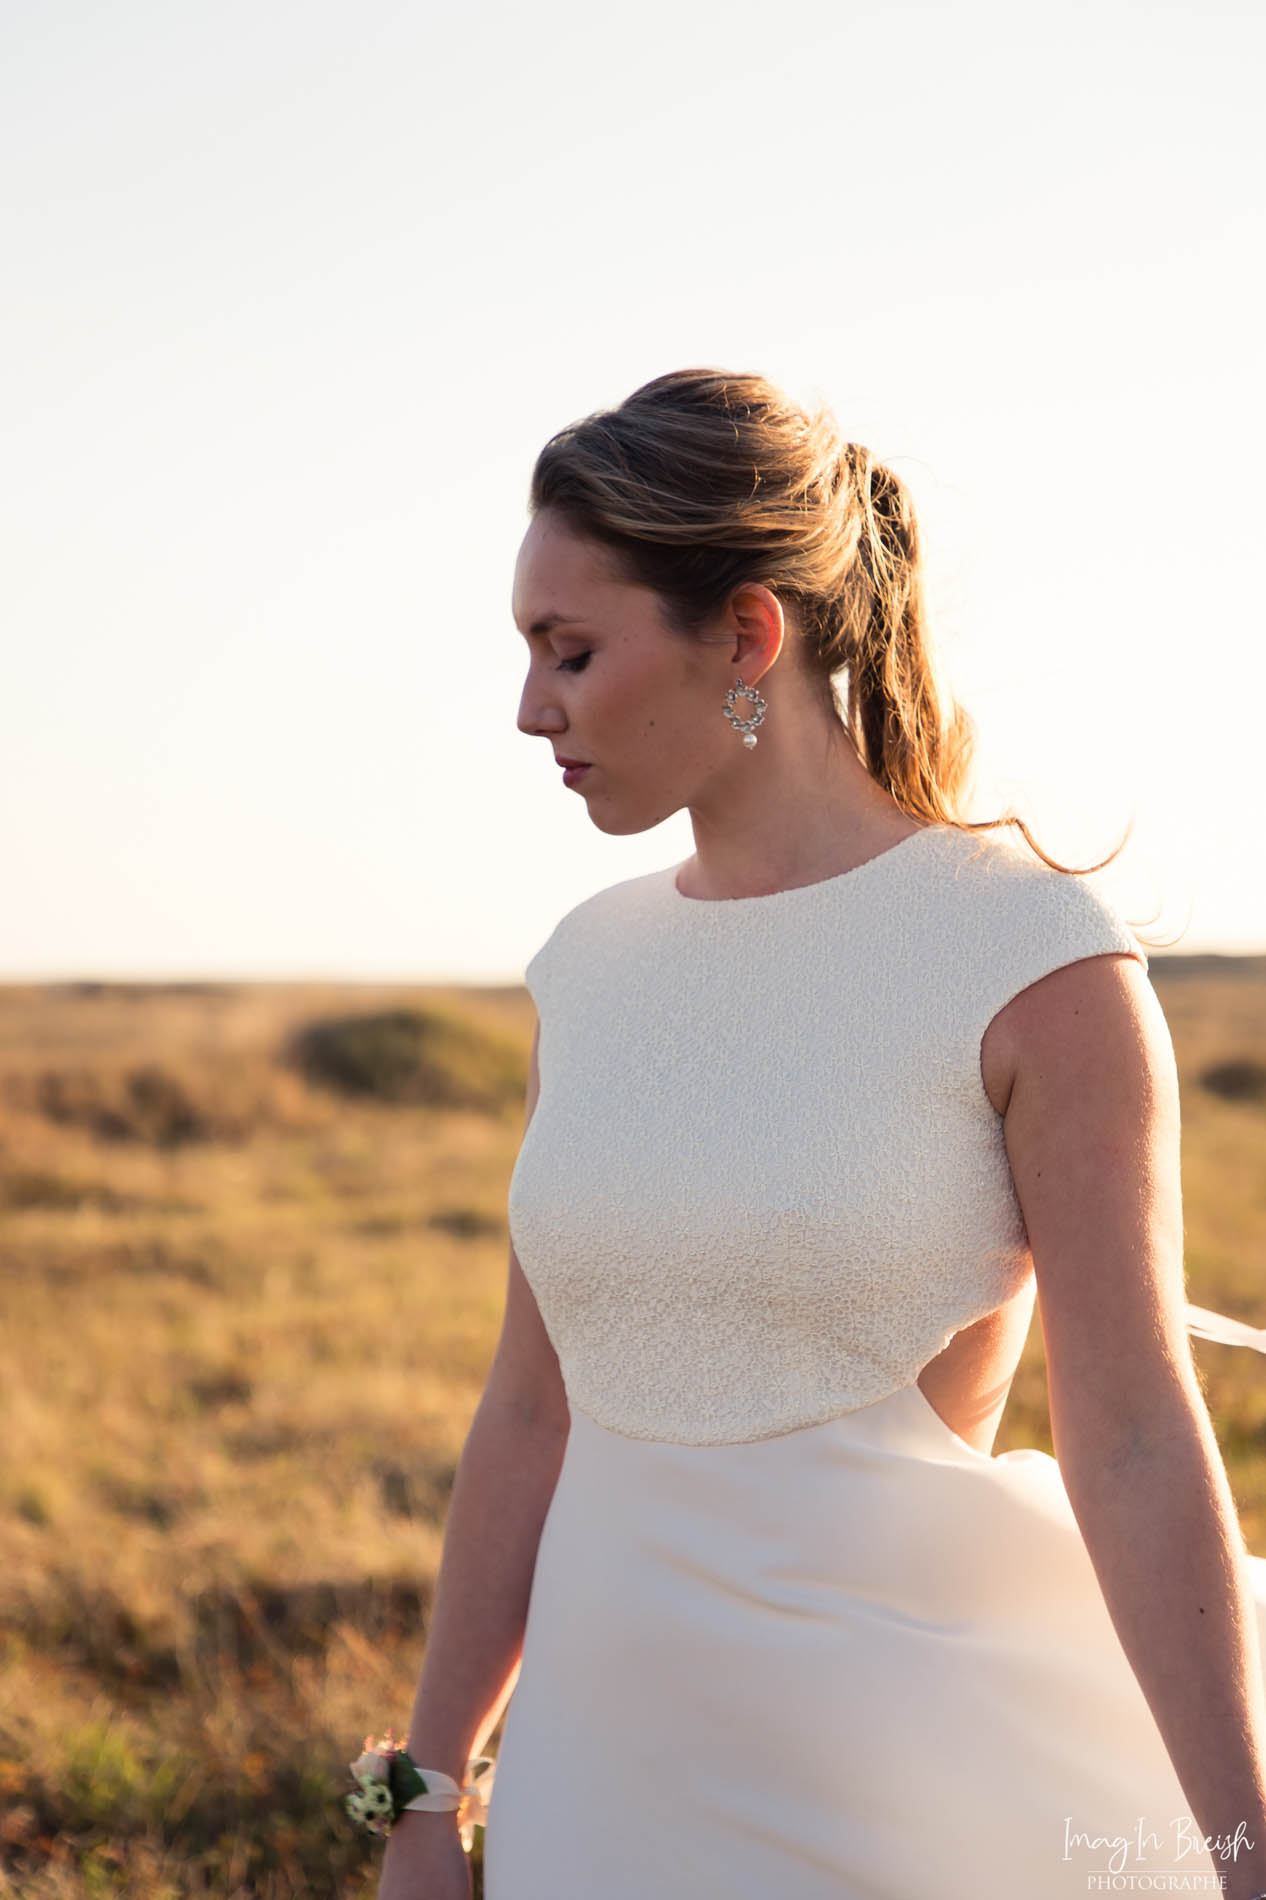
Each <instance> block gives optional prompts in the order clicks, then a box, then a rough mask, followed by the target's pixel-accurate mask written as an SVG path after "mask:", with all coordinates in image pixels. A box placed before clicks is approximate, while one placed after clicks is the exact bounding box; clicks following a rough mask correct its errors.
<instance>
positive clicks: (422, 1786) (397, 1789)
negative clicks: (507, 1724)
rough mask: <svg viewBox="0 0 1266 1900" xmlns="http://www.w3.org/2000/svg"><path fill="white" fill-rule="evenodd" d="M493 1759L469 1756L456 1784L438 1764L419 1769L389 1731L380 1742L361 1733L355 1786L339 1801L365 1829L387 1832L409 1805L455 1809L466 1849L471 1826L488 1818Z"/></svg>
mask: <svg viewBox="0 0 1266 1900" xmlns="http://www.w3.org/2000/svg"><path fill="white" fill-rule="evenodd" d="M495 1768H496V1761H495V1759H494V1757H493V1756H491V1755H474V1756H472V1757H471V1759H470V1760H469V1761H468V1762H467V1764H466V1783H465V1786H464V1787H460V1788H459V1787H458V1785H457V1783H456V1782H455V1781H454V1780H453V1777H452V1776H451V1775H446V1774H444V1773H443V1772H442V1770H440V1769H438V1768H419V1767H418V1765H417V1763H416V1762H415V1761H414V1760H413V1759H412V1758H411V1757H410V1756H409V1755H408V1754H407V1753H406V1752H405V1746H404V1743H403V1742H398V1741H396V1739H395V1737H394V1736H393V1735H392V1733H391V1730H390V1729H388V1730H387V1733H386V1734H385V1735H384V1736H383V1738H382V1740H381V1741H380V1742H376V1741H374V1739H373V1737H372V1736H370V1735H367V1736H366V1737H365V1750H364V1753H363V1754H362V1755H361V1756H360V1757H359V1759H358V1760H356V1761H354V1762H352V1763H351V1770H352V1779H353V1781H355V1783H356V1787H355V1789H354V1790H353V1792H352V1793H351V1794H349V1795H348V1796H347V1798H346V1800H345V1801H344V1803H343V1805H344V1807H345V1808H346V1809H347V1812H348V1814H349V1815H350V1816H351V1818H352V1820H353V1821H355V1822H356V1824H357V1826H358V1827H363V1828H365V1829H366V1830H367V1831H368V1832H369V1833H370V1834H377V1835H380V1836H384V1835H387V1834H390V1832H391V1830H392V1828H393V1827H394V1826H395V1824H396V1822H397V1820H398V1819H399V1817H400V1816H401V1815H402V1814H405V1813H407V1812H409V1811H410V1810H411V1809H414V1810H416V1809H425V1810H430V1811H440V1810H449V1811H452V1810H453V1809H456V1811H457V1827H458V1832H459V1833H460V1835H461V1840H462V1846H463V1847H464V1848H465V1850H466V1852H467V1853H468V1854H469V1852H470V1848H471V1843H472V1841H473V1840H474V1838H475V1829H476V1828H477V1827H484V1826H485V1825H486V1824H487V1820H488V1797H489V1795H490V1794H491V1793H492V1778H493V1772H494V1770H495Z"/></svg>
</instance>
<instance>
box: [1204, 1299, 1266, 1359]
mask: <svg viewBox="0 0 1266 1900" xmlns="http://www.w3.org/2000/svg"><path fill="white" fill-rule="evenodd" d="M1187 1331H1188V1332H1189V1333H1193V1334H1194V1335H1195V1337H1196V1338H1197V1339H1212V1340H1213V1341H1214V1342H1215V1343H1216V1344H1217V1345H1219V1346H1251V1347H1252V1349H1253V1351H1254V1352H1266V1326H1250V1325H1249V1324H1248V1323H1247V1321H1245V1320H1242V1319H1232V1318H1231V1317H1230V1315H1229V1314H1228V1313H1214V1312H1212V1311H1211V1310H1210V1309H1209V1307H1207V1306H1192V1305H1191V1304H1190V1302H1189V1303H1188V1306H1187Z"/></svg>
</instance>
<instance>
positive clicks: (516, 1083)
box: [287, 1009, 526, 1114]
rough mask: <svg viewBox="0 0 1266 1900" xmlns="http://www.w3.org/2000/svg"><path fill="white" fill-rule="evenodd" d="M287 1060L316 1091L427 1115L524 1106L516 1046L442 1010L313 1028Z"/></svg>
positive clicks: (301, 1034) (345, 1019) (388, 1013)
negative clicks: (413, 1107)
mask: <svg viewBox="0 0 1266 1900" xmlns="http://www.w3.org/2000/svg"><path fill="white" fill-rule="evenodd" d="M287 1054H288V1058H289V1060H290V1061H291V1062H293V1063H294V1064H295V1065H296V1066H297V1067H298V1068H299V1069H300V1070H301V1071H302V1073H303V1075H304V1076H305V1078H306V1079H307V1080H308V1081H309V1082H312V1083H315V1084H316V1085H318V1086H320V1087H324V1088H330V1089H335V1090H337V1091H338V1092H339V1093H340V1094H343V1095H353V1096H362V1097H363V1096H372V1097H374V1098H375V1099H377V1100H378V1101H381V1102H392V1103H416V1104H419V1105H421V1106H424V1107H428V1108H442V1109H461V1108H464V1109H475V1110H480V1111H484V1112H487V1113H492V1114H499V1113H501V1111H502V1110H504V1109H506V1108H508V1107H510V1106H512V1105H517V1104H519V1103H520V1102H521V1101H522V1098H523V1091H524V1087H525V1083H526V1064H525V1062H524V1060H523V1055H522V1052H521V1050H520V1048H519V1046H518V1044H517V1043H515V1042H511V1041H509V1040H508V1039H507V1038H505V1037H502V1036H498V1035H495V1034H493V1033H492V1032H490V1031H488V1030H487V1029H484V1028H481V1027H480V1026H478V1025H477V1024H474V1023H471V1022H469V1021H467V1020H464V1019H463V1018H462V1017H459V1016H450V1015H447V1014H445V1013H444V1012H443V1011H440V1010H427V1009H392V1010H385V1011H382V1012H380V1013H378V1014H375V1015H369V1016H339V1017H335V1018H332V1019H330V1020H328V1021H325V1022H316V1023H310V1024H308V1025H307V1026H306V1027H305V1028H303V1029H300V1030H299V1031H298V1032H297V1033H296V1035H295V1036H294V1038H293V1040H292V1042H291V1044H290V1047H289V1050H288V1052H287Z"/></svg>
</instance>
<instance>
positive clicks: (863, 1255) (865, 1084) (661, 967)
mask: <svg viewBox="0 0 1266 1900" xmlns="http://www.w3.org/2000/svg"><path fill="white" fill-rule="evenodd" d="M678 868H679V867H678V866H677V865H672V866H669V867H668V868H667V869H664V870H660V871H653V872H651V873H649V874H647V875H645V876H640V877H634V878H629V879H626V880H624V881H623V882H622V883H618V884H614V885H612V886H610V887H609V888H607V889H606V890H602V891H599V892H597V893H596V894H595V895H594V896H592V897H589V898H587V899H585V900H584V901H583V902H582V903H580V904H578V905H576V906H575V907H574V908H573V909H572V910H570V911H568V912H567V914H566V915H565V916H564V917H563V918H562V919H561V920H560V921H559V923H558V924H557V925H556V926H555V928H554V930H553V931H552V933H551V934H550V936H549V938H548V939H547V940H546V942H545V943H544V944H543V945H542V947H541V948H540V949H539V950H538V951H537V952H536V954H535V956H533V957H532V959H531V961H530V962H529V964H528V966H527V971H526V978H527V983H528V987H529V989H530V991H531V994H532V997H533V999H534V1001H535V1003H536V1006H537V1010H538V1013H539V1017H540V1042H539V1049H538V1066H539V1072H540V1095H539V1098H538V1101H537V1105H536V1108H535V1111H534V1113H533V1115H532V1118H531V1120H530V1122H529V1123H528V1126H527V1129H526V1132H525V1134H524V1139H523V1144H522V1147H521V1149H520V1152H519V1156H518V1160H517V1162H516V1165H515V1169H514V1173H513V1175H512V1177H511V1182H510V1192H509V1217H510V1232H511V1238H512V1241H513V1244H514V1248H515V1252H516V1254H517V1256H518V1259H519V1261H520V1264H521V1265H522V1268H523V1271H524V1273H525V1275H526V1276H527V1279H528V1282H529V1284H530V1286H531V1288H532V1291H533V1293H534V1295H535V1297H536V1300H537V1304H538V1306H539V1307H540V1311H541V1315H542V1318H543V1320H544V1323H545V1326H546V1328H547V1330H548V1332H549V1336H550V1339H551V1341H552V1342H553V1345H554V1347H555V1350H556V1351H557V1353H558V1356H559V1362H560V1366H561V1369H562V1374H563V1379H564V1383H565V1385H566V1389H567V1394H568V1399H569V1402H570V1403H571V1405H572V1406H573V1407H578V1408H579V1409H580V1410H581V1411H583V1412H585V1413H586V1414H588V1415H589V1417H591V1418H592V1419H594V1420H596V1421H597V1422H598V1423H599V1424H601V1425H604V1426H606V1427H607V1428H608V1429H609V1430H612V1431H616V1432H620V1433H623V1434H625V1435H626V1436H628V1437H631V1438H641V1439H656V1440H663V1441H671V1442H675V1443H679V1444H683V1445H720V1444H731V1443H743V1442H747V1441H750V1440H754V1439H760V1438H769V1437H773V1436H776V1435H778V1434H780V1433H783V1432H789V1431H794V1430H796V1429H798V1428H800V1427H802V1426H807V1425H815V1424H819V1423H821V1422H823V1421H825V1420H827V1419H830V1418H833V1417H836V1416H838V1415H839V1414H841V1413H844V1412H848V1411H852V1410H854V1409H856V1408H858V1407H860V1406H864V1405H869V1404H871V1403H872V1402H873V1401H875V1400H877V1399H881V1398H884V1397H886V1396H887V1395H888V1394H890V1393H892V1392H894V1391H897V1390H899V1389H901V1388H902V1387H904V1386H908V1385H910V1384H912V1383H913V1382H914V1380H915V1379H916V1378H917V1376H918V1374H919V1372H920V1371H921V1370H922V1368H923V1367H924V1366H925V1365H926V1364H927V1362H928V1360H929V1359H931V1358H933V1357H934V1356H935V1355H936V1354H937V1353H938V1352H939V1351H941V1349H942V1348H943V1347H944V1346H946V1345H947V1344H948V1343H949V1341H950V1339H951V1338H952V1337H953V1335H954V1334H955V1333H956V1332H957V1331H959V1330H960V1329H961V1328H962V1327H964V1326H967V1325H969V1324H971V1322H972V1321H973V1320H976V1319H979V1318H981V1317H982V1316H983V1315H984V1314H986V1313H989V1312H992V1311H993V1310H994V1309H995V1308H996V1307H997V1306H999V1305H1001V1304H1002V1303H1003V1302H1004V1301H1005V1300H1007V1299H1009V1298H1010V1297H1011V1296H1012V1295H1014V1294H1016V1293H1018V1292H1019V1291H1020V1290H1021V1289H1022V1288H1023V1286H1024V1285H1025V1282H1026V1280H1027V1281H1031V1279H1032V1263H1031V1260H1030V1257H1029V1253H1028V1246H1027V1236H1026V1234H1025V1230H1024V1221H1023V1217H1022V1214H1021V1212H1020V1207H1019V1203H1018V1201H1017V1199H1016V1195H1015V1188H1014V1184H1013V1182H1012V1178H1011V1172H1010V1167H1009V1165H1008V1161H1007V1155H1006V1148H1005V1142H1004V1138H1003V1121H1002V1117H1001V1116H1000V1115H999V1114H998V1113H997V1111H996V1110H995V1108H994V1107H993V1104H992V1103H991V1102H990V1100H989V1097H988V1095H987V1094H986V1093H985V1088H984V1082H983V1079H982V1076H981V1069H980V1044H981V1038H982V1036H983V1035H984V1032H985V1030H986V1028H987V1027H988V1025H989V1023H990V1021H991V1020H992V1019H993V1017H994V1016H995V1015H996V1014H997V1013H998V1011H999V1010H1000V1009H1002V1008H1003V1006H1004V1005H1005V1004H1006V1003H1007V1002H1008V1001H1010V999H1011V998H1012V997H1013V996H1015V995H1016V994H1017V993H1018V992H1019V991H1020V990H1022V989H1024V988H1026V987H1027V986H1028V985H1029V984H1031V983H1034V982H1036V981H1037V980H1038V978H1039V977H1042V976H1044V975H1046V974H1047V973H1048V972H1049V971H1051V970H1054V969H1057V968H1058V967H1060V966H1061V965H1063V964H1067V963H1072V962H1075V961H1076V960H1077V959H1079V958H1082V957H1089V956H1097V955H1101V954H1104V953H1113V952H1116V953H1123V954H1125V955H1128V956H1131V957H1134V958H1137V960H1138V961H1139V962H1140V963H1141V964H1142V965H1143V967H1144V969H1146V968H1147V958H1146V955H1145V954H1144V952H1143V950H1142V948H1141V947H1140V946H1139V944H1138V942H1137V941H1136V939H1135V938H1134V936H1133V934H1132V933H1131V931H1130V929H1129V927H1128V925H1127V924H1126V923H1125V922H1124V920H1123V919H1122V918H1121V916H1120V915H1119V913H1118V912H1117V910H1116V909H1115V907H1114V906H1113V905H1112V904H1111V902H1110V901H1109V900H1108V899H1107V898H1105V897H1104V896H1103V894H1102V893H1101V892H1100V891H1099V890H1098V889H1096V888H1095V887H1093V886H1091V885H1090V884H1088V883H1087V882H1086V881H1085V880H1084V879H1083V878H1078V877H1074V876H1070V875H1068V874H1066V873H1064V872H1060V871H1053V870H1051V869H1050V868H1049V866H1047V865H1045V864H1043V863H1041V861H1040V860H1038V859H1036V858H1034V857H1033V856H1032V854H1031V853H1029V852H1028V851H1027V848H1022V847H1020V846H1017V845H1016V844H1013V843H1012V842H1011V841H1010V840H1009V839H1007V838H1005V837H1004V836H1003V835H1002V834H1001V833H1000V832H993V833H968V832H962V831H959V830H958V829H957V828H955V827H953V826H942V825H934V826H928V827H925V828H924V829H923V830H922V831H919V832H917V833H915V834H913V835H912V836H910V837H907V838H905V839H903V840H902V841H901V843H899V844H898V845H896V846H894V847H892V848H890V849H889V850H887V851H885V852H882V853H881V854H879V855H878V856H877V857H874V858H871V859H869V860H867V861H866V862H865V863H863V864H860V865H858V866H857V867H855V868H854V869H853V870H851V871H846V872H844V873H842V874H841V875H840V876H837V877H833V878H828V879H826V880H825V881H822V882H819V883H816V884H809V885H805V886H801V887H799V888H794V889H790V890H784V891H777V892H773V893H771V894H769V895H767V896H762V897H752V898H732V899H724V898H723V899H717V900H711V901H709V900H704V899H695V898H687V897H684V896H682V894H681V893H680V892H679V891H678V890H677V887H676V876H677V871H678Z"/></svg>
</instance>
